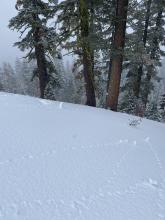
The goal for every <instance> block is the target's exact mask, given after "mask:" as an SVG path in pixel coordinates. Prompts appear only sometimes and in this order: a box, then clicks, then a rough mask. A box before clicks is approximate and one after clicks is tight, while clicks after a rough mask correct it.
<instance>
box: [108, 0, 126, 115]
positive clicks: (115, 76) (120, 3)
mask: <svg viewBox="0 0 165 220" xmlns="http://www.w3.org/2000/svg"><path fill="white" fill-rule="evenodd" d="M127 10H128V0H117V6H116V18H115V33H114V42H113V48H114V51H113V56H112V62H111V79H110V82H109V86H108V88H109V89H108V97H107V107H108V108H110V109H111V110H113V111H117V105H118V97H119V90H120V80H121V73H122V63H123V50H124V46H125V32H126V21H127Z"/></svg>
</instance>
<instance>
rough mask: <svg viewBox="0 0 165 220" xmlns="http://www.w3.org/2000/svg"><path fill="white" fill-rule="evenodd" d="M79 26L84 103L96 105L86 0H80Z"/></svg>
mask: <svg viewBox="0 0 165 220" xmlns="http://www.w3.org/2000/svg"><path fill="white" fill-rule="evenodd" d="M80 26H81V47H82V60H83V74H84V79H85V88H86V97H87V101H86V105H89V106H96V98H95V88H94V74H93V56H92V50H91V48H90V43H89V13H88V7H87V0H80Z"/></svg>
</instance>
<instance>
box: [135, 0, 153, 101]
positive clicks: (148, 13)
mask: <svg viewBox="0 0 165 220" xmlns="http://www.w3.org/2000/svg"><path fill="white" fill-rule="evenodd" d="M151 4H152V0H148V1H147V11H146V18H145V27H144V33H143V45H144V47H146V43H147V37H148V26H149V21H150V16H151V13H150V12H151ZM142 76H143V64H141V65H140V66H139V68H138V75H137V80H136V83H135V86H134V94H135V97H136V98H137V99H138V98H139V95H140V86H141V80H142Z"/></svg>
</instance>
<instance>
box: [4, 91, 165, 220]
mask: <svg viewBox="0 0 165 220" xmlns="http://www.w3.org/2000/svg"><path fill="white" fill-rule="evenodd" d="M134 118H135V117H132V116H128V115H126V114H121V113H114V112H111V111H107V110H101V109H94V108H90V107H85V106H80V105H73V104H66V103H60V102H51V101H47V100H40V99H36V98H30V97H25V96H19V95H12V94H5V93H0V220H1V219H2V220H19V219H20V220H158V219H161V220H162V219H165V125H164V124H161V123H157V122H154V121H149V120H145V119H143V120H142V122H141V123H140V124H139V125H138V126H137V127H134V126H130V125H129V123H130V120H131V119H134Z"/></svg>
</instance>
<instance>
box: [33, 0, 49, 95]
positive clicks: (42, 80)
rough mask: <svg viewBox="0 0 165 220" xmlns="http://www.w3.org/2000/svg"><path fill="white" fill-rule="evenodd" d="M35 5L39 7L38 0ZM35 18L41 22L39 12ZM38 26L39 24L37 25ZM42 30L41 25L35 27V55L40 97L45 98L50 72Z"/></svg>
mask: <svg viewBox="0 0 165 220" xmlns="http://www.w3.org/2000/svg"><path fill="white" fill-rule="evenodd" d="M33 6H34V7H37V2H36V0H33ZM33 17H34V20H36V22H38V23H39V22H40V18H39V16H38V15H37V14H34V15H33ZM36 26H37V25H36ZM41 35H42V30H41V28H40V27H35V28H34V41H35V55H36V60H37V67H38V75H39V86H40V97H41V98H44V96H45V88H46V85H47V81H48V73H47V66H46V58H45V51H44V47H43V44H42V42H41V41H42V39H41Z"/></svg>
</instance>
